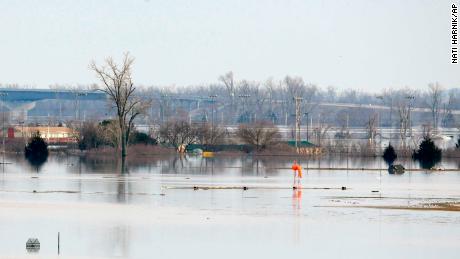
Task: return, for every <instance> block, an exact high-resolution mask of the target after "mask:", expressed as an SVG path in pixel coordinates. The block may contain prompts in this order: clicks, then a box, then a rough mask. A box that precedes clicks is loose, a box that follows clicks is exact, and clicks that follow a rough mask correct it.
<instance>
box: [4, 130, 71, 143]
mask: <svg viewBox="0 0 460 259" xmlns="http://www.w3.org/2000/svg"><path fill="white" fill-rule="evenodd" d="M37 132H38V133H40V136H41V137H42V138H43V139H45V141H46V142H48V143H75V142H77V138H78V132H76V131H75V130H73V129H71V128H67V127H52V126H39V127H26V126H24V127H22V126H18V127H11V128H8V133H7V134H8V138H9V139H13V138H30V137H32V136H33V134H35V133H37Z"/></svg>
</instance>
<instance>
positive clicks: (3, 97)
mask: <svg viewBox="0 0 460 259" xmlns="http://www.w3.org/2000/svg"><path fill="white" fill-rule="evenodd" d="M7 95H8V93H5V92H0V97H1V98H2V150H3V156H2V165H3V170H5V167H4V166H5V97H6V96H7Z"/></svg>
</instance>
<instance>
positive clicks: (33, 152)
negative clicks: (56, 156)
mask: <svg viewBox="0 0 460 259" xmlns="http://www.w3.org/2000/svg"><path fill="white" fill-rule="evenodd" d="M24 151H25V152H24V154H25V157H26V158H27V160H29V162H30V163H31V164H32V165H34V166H37V167H38V166H40V165H42V164H43V163H44V162H45V161H46V159H47V158H48V144H46V142H45V140H44V139H43V138H42V137H41V136H40V133H39V132H36V133H34V134H33V135H32V138H30V140H29V143H28V144H27V146H26V147H25V150H24Z"/></svg>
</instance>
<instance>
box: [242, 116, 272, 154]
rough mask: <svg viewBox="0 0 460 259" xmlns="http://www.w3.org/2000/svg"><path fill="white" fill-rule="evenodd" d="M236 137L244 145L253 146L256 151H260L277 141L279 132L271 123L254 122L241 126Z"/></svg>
mask: <svg viewBox="0 0 460 259" xmlns="http://www.w3.org/2000/svg"><path fill="white" fill-rule="evenodd" d="M237 136H238V137H239V138H240V139H241V140H242V141H243V142H245V143H246V144H249V145H252V146H254V147H255V148H256V150H257V151H261V150H263V149H265V148H267V147H268V146H270V145H273V144H275V143H276V142H277V141H278V138H279V132H278V128H277V127H276V126H275V125H273V124H271V123H267V122H256V123H253V124H241V125H240V127H239V128H238V130H237Z"/></svg>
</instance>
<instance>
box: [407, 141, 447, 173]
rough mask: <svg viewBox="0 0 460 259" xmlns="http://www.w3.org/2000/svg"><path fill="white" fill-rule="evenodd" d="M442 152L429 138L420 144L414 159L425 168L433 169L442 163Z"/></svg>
mask: <svg viewBox="0 0 460 259" xmlns="http://www.w3.org/2000/svg"><path fill="white" fill-rule="evenodd" d="M441 157H442V151H441V149H439V148H438V147H437V146H436V145H435V144H434V142H433V140H431V139H430V138H429V137H425V138H424V139H423V141H422V142H421V143H420V146H419V149H418V151H416V152H414V154H413V158H414V159H417V160H418V161H419V162H420V164H421V166H422V167H423V168H427V169H429V168H432V167H433V166H434V165H436V164H437V163H438V162H439V161H441Z"/></svg>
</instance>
